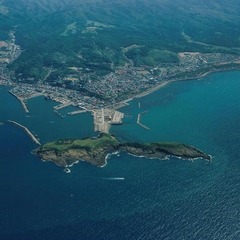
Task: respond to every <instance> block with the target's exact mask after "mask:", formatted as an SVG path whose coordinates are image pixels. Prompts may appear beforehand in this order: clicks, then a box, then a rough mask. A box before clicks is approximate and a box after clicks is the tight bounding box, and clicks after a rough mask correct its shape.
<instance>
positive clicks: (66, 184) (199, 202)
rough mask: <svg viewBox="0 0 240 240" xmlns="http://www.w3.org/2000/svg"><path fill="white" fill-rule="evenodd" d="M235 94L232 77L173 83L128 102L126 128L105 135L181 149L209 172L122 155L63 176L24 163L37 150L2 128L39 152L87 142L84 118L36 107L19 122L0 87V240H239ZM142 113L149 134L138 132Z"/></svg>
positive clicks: (42, 104) (238, 76) (238, 79)
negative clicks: (194, 151)
mask: <svg viewBox="0 0 240 240" xmlns="http://www.w3.org/2000/svg"><path fill="white" fill-rule="evenodd" d="M239 89H240V72H225V73H217V74H212V75H210V76H208V77H206V78H204V79H202V80H199V81H197V80H196V81H195V80H194V81H185V82H176V83H173V84H171V85H168V86H167V87H165V88H162V89H160V90H159V91H157V92H155V93H153V94H151V95H149V96H146V97H144V98H141V99H135V100H133V101H132V102H131V103H130V105H129V106H127V107H125V108H123V109H122V110H123V111H124V112H125V113H126V118H125V120H124V121H125V122H124V124H123V125H121V126H114V127H112V129H111V132H112V133H113V134H115V135H116V136H118V137H119V138H121V139H123V140H129V141H142V142H151V141H177V142H185V143H188V144H191V145H194V146H196V147H198V148H200V149H202V150H204V151H205V152H207V153H209V154H211V155H212V156H213V161H211V162H207V161H204V160H200V159H199V160H196V161H194V162H191V161H186V160H179V159H176V158H171V159H170V160H165V161H160V160H150V159H146V158H137V157H133V156H130V155H128V154H126V153H120V154H119V155H113V156H111V158H110V159H109V162H108V164H107V166H106V167H104V168H96V167H94V166H92V165H90V164H87V163H85V162H80V163H79V164H78V165H74V166H73V167H72V169H71V170H72V172H71V174H66V173H64V172H63V171H62V169H61V168H59V167H57V166H55V165H54V164H52V163H46V162H42V161H40V160H39V159H38V158H37V157H36V156H35V155H33V154H31V151H32V150H33V149H34V148H36V145H35V144H34V143H33V142H32V141H31V139H30V138H29V137H28V136H27V135H26V134H25V132H24V131H22V130H21V129H19V128H17V127H16V126H14V125H11V124H9V123H6V122H5V121H6V120H8V119H10V120H15V121H17V122H20V123H22V124H23V125H25V126H27V127H28V128H29V129H30V130H31V131H33V132H34V133H36V134H37V135H38V137H39V138H40V140H41V142H43V143H44V142H46V141H50V140H54V139H56V138H63V137H71V138H73V137H85V136H88V135H93V134H94V133H93V126H92V118H91V115H90V114H87V113H86V114H82V115H77V116H71V117H64V118H61V117H59V116H58V115H56V114H54V113H53V111H52V107H53V106H54V105H55V103H53V102H51V101H46V100H44V98H41V97H40V98H35V99H32V100H30V101H29V102H28V106H29V108H30V114H29V115H26V114H25V113H24V111H23V110H22V107H21V105H20V104H19V102H18V101H17V100H16V99H15V98H14V97H13V96H11V95H10V94H8V91H7V90H8V88H6V87H1V88H0V103H1V104H0V121H2V122H4V125H3V126H0V150H1V155H0V163H1V168H0V179H1V181H0V191H1V198H0V213H1V217H0V239H3V240H5V239H6V240H23V239H24V240H32V239H34V240H35V239H36V240H38V239H41V240H42V239H58V240H61V239H64V240H65V239H100V240H101V239H133V240H135V239H144V240H145V239H146V240H149V239H169V240H170V239H224V240H225V239H229V240H232V239H240V195H239V192H240V174H239V171H240V130H239V122H240V97H239ZM139 102H140V104H139ZM139 105H140V108H139ZM144 111H147V112H146V113H145V114H143V115H142V117H141V122H142V123H143V124H144V125H146V126H148V127H149V128H150V130H146V129H144V128H142V127H140V126H139V125H137V124H136V120H137V114H138V113H140V112H144ZM115 178H116V179H115Z"/></svg>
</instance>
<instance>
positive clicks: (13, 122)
mask: <svg viewBox="0 0 240 240" xmlns="http://www.w3.org/2000/svg"><path fill="white" fill-rule="evenodd" d="M8 122H9V123H12V124H15V125H16V126H18V127H20V128H22V129H23V130H24V131H25V132H26V133H27V134H28V136H29V137H30V138H31V139H32V140H33V142H35V143H36V144H37V145H41V143H40V142H39V140H38V139H37V138H36V137H35V136H34V135H33V134H32V133H31V132H30V130H29V129H28V128H26V127H24V126H23V125H21V124H19V123H17V122H15V121H11V120H8Z"/></svg>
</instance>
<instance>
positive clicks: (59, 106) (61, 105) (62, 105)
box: [53, 101, 73, 110]
mask: <svg viewBox="0 0 240 240" xmlns="http://www.w3.org/2000/svg"><path fill="white" fill-rule="evenodd" d="M72 105H73V103H72V102H70V101H68V102H65V103H61V104H59V105H57V106H54V107H53V108H54V109H55V110H60V109H63V108H66V107H69V106H72Z"/></svg>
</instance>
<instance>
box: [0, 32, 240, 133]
mask: <svg viewBox="0 0 240 240" xmlns="http://www.w3.org/2000/svg"><path fill="white" fill-rule="evenodd" d="M10 35H11V41H9V42H4V41H0V85H6V86H11V90H9V92H10V93H11V94H12V95H14V96H15V97H16V98H17V99H18V100H19V101H20V102H21V104H22V106H23V108H24V110H25V111H26V113H29V109H28V107H27V100H28V99H30V98H34V97H38V96H45V98H46V99H51V100H53V101H56V102H58V103H59V105H58V106H56V107H55V108H54V111H56V112H57V111H58V110H59V109H62V108H64V107H67V106H70V105H72V106H75V107H78V108H79V110H77V111H74V112H70V113H69V115H73V114H79V113H82V112H84V111H91V112H92V114H93V117H94V123H95V130H96V131H100V132H108V131H109V124H121V123H122V118H123V116H124V115H123V114H122V113H120V112H118V111H116V109H118V108H120V107H122V106H125V105H126V104H127V102H128V101H129V100H131V99H133V98H136V97H140V96H143V95H145V94H148V93H151V92H152V91H154V90H155V89H158V87H159V86H163V85H164V84H166V83H168V82H171V81H178V80H187V79H194V78H201V77H202V76H204V75H206V74H207V73H210V72H214V71H223V70H231V69H238V68H239V67H240V57H239V56H238V55H236V54H226V53H200V52H180V53H178V59H179V62H178V63H171V64H166V63H159V64H158V65H157V66H154V67H150V66H141V67H136V66H135V65H134V63H133V62H132V61H131V60H130V59H128V63H127V64H125V65H124V66H120V67H119V66H118V67H115V68H114V69H113V71H112V72H111V73H109V74H106V75H105V76H98V77H97V79H94V80H92V79H91V74H89V73H88V72H87V71H86V73H85V74H84V73H82V74H79V72H81V69H79V68H76V67H74V66H73V67H71V70H72V71H73V72H74V71H75V72H76V74H75V75H74V74H70V75H66V76H65V77H64V80H65V81H71V84H72V85H76V87H75V88H73V89H72V88H68V87H67V86H66V85H65V84H63V85H62V86H54V85H52V84H50V83H49V82H47V81H37V80H36V81H35V82H34V83H28V82H26V81H16V80H14V81H13V80H12V79H11V78H10V77H9V75H8V71H7V65H8V64H9V63H11V62H13V61H14V60H15V59H16V58H17V57H18V56H19V55H20V54H21V48H20V46H18V45H16V44H15V36H14V33H13V32H11V33H10ZM126 51H127V50H126V48H125V50H124V54H125V52H126ZM77 73H78V74H77ZM48 75H49V74H48ZM47 77H48V76H46V78H47ZM79 86H80V87H79Z"/></svg>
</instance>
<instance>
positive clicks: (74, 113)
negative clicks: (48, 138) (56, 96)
mask: <svg viewBox="0 0 240 240" xmlns="http://www.w3.org/2000/svg"><path fill="white" fill-rule="evenodd" d="M87 111H88V110H76V111H73V112H69V113H68V115H77V114H81V113H85V112H87Z"/></svg>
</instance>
